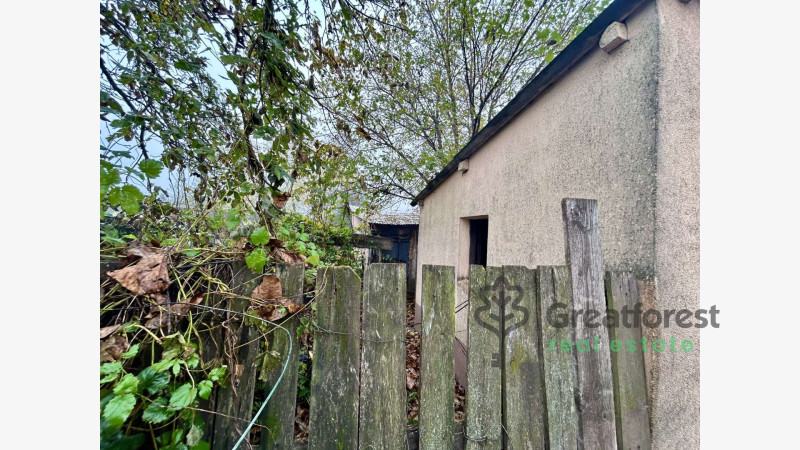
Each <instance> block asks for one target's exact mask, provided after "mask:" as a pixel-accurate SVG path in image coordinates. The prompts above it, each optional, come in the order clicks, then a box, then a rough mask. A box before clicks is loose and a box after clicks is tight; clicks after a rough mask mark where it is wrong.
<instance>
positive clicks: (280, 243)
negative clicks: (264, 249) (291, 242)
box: [267, 238, 286, 248]
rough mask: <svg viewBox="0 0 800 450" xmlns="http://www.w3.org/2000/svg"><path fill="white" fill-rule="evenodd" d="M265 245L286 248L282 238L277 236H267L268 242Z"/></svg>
mask: <svg viewBox="0 0 800 450" xmlns="http://www.w3.org/2000/svg"><path fill="white" fill-rule="evenodd" d="M267 245H269V246H270V247H274V248H286V244H285V243H284V242H283V241H282V240H280V239H277V238H269V242H267Z"/></svg>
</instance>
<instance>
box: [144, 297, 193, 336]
mask: <svg viewBox="0 0 800 450" xmlns="http://www.w3.org/2000/svg"><path fill="white" fill-rule="evenodd" d="M162 295H163V300H161V297H160V296H156V295H153V296H151V297H153V298H155V299H156V301H157V302H158V303H159V304H163V303H166V301H167V296H166V295H164V294H162ZM204 297H205V294H197V295H194V296H192V297H190V298H189V300H188V301H183V302H181V303H179V304H176V305H170V306H169V314H168V313H167V312H165V311H164V310H163V309H158V308H151V309H150V313H149V314H148V315H147V316H145V318H146V319H150V320H148V321H147V322H145V324H144V326H145V327H146V328H149V329H157V328H163V327H165V326H167V325H168V324H169V320H170V318H172V322H173V323H175V322H177V321H179V320H180V319H182V318H183V316H185V315H186V313H188V312H189V310H191V309H192V306H191V305H197V304H200V302H202V301H203V298H204Z"/></svg>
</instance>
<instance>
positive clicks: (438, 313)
mask: <svg viewBox="0 0 800 450" xmlns="http://www.w3.org/2000/svg"><path fill="white" fill-rule="evenodd" d="M455 279H456V275H455V269H454V268H453V267H449V266H431V265H423V266H422V332H421V340H420V393H419V448H420V449H422V450H442V449H451V448H453V443H454V435H453V433H454V421H453V418H454V415H455V409H454V402H455V392H454V387H455V385H454V383H455V382H454V380H455V359H454V357H455V355H454V354H453V349H454V339H455V301H456V291H455Z"/></svg>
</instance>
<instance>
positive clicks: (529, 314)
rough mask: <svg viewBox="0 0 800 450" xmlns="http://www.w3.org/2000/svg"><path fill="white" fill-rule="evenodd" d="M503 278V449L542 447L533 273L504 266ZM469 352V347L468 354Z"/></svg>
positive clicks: (534, 279)
mask: <svg viewBox="0 0 800 450" xmlns="http://www.w3.org/2000/svg"><path fill="white" fill-rule="evenodd" d="M503 277H504V280H505V283H504V286H505V292H504V297H505V300H504V304H505V308H504V311H503V316H504V323H503V325H504V329H505V342H504V344H503V350H504V352H505V357H504V358H503V359H504V369H503V391H504V392H503V398H504V402H503V403H504V404H503V406H504V411H503V420H504V422H505V427H506V432H507V435H506V439H507V442H506V448H512V449H525V448H530V449H534V448H535V449H540V448H545V436H546V430H545V405H544V392H543V389H544V386H543V382H542V366H541V364H542V360H541V355H540V345H539V326H538V320H537V315H536V303H537V301H536V299H537V295H536V294H537V293H536V270H534V269H528V268H525V267H519V266H504V267H503ZM471 351H472V349H471V348H470V354H472V353H471ZM471 387H472V384H470V388H471Z"/></svg>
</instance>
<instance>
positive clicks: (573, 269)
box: [561, 198, 617, 449]
mask: <svg viewBox="0 0 800 450" xmlns="http://www.w3.org/2000/svg"><path fill="white" fill-rule="evenodd" d="M561 210H562V213H563V219H564V235H565V242H566V256H567V266H568V267H569V270H570V275H571V278H572V308H573V311H577V310H583V311H584V312H585V311H589V310H591V311H595V312H596V313H598V315H599V317H603V316H605V314H606V301H605V292H604V289H603V255H602V251H601V247H600V227H599V220H598V214H597V200H587V199H574V198H566V199H564V200H562V202H561ZM584 314H585V313H584ZM585 317H586V316H585V315H584V316H583V317H581V320H577V321H576V325H575V346H574V348H573V350H572V351H574V352H576V357H577V363H578V364H577V365H578V398H579V402H580V406H579V408H578V410H579V411H580V420H581V431H582V433H583V443H584V447H586V448H602V449H616V448H617V433H616V418H615V414H614V385H613V380H612V375H611V355H610V354H609V350H608V342H609V341H608V332H607V330H606V328H605V327H604V326H602V325H601V326H598V327H596V328H590V327H588V326H586V323H585V320H584V318H585ZM594 320H595V321H599V320H600V319H599V318H597V317H595V319H594Z"/></svg>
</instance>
